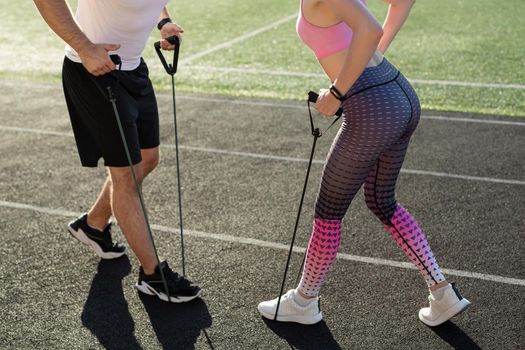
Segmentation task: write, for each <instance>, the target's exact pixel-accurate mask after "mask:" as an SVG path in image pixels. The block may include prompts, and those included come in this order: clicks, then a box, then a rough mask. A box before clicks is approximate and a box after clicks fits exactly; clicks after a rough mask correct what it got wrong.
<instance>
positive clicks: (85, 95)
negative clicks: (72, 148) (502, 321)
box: [62, 57, 159, 167]
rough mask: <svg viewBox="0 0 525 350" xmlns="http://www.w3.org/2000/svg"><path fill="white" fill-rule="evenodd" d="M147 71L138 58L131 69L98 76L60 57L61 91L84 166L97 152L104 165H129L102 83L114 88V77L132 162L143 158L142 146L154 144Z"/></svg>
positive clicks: (156, 128) (154, 118)
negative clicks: (141, 154)
mask: <svg viewBox="0 0 525 350" xmlns="http://www.w3.org/2000/svg"><path fill="white" fill-rule="evenodd" d="M148 73H149V72H148V67H147V66H146V63H145V62H144V60H142V59H141V62H140V65H139V66H138V67H137V68H136V69H135V70H132V71H114V72H111V73H108V74H105V75H103V76H99V77H95V76H93V75H91V74H89V73H88V71H87V70H86V69H85V68H84V66H83V65H82V64H80V63H76V62H73V61H71V60H70V59H69V58H67V57H66V58H65V59H64V65H63V67H62V82H63V87H64V94H65V97H66V104H67V108H68V110H69V117H70V119H71V126H72V127H73V133H74V134H75V141H76V143H77V148H78V154H79V156H80V162H81V163H82V165H83V166H86V167H96V166H97V163H98V160H99V159H100V158H103V159H104V165H105V166H114V167H122V166H129V162H128V159H127V157H126V153H125V149H124V144H123V142H122V138H121V136H120V132H119V129H118V124H117V120H116V117H115V113H114V111H113V107H112V105H111V102H110V101H109V99H108V96H107V89H106V87H107V86H111V87H113V88H115V86H116V82H117V79H119V81H120V83H119V87H118V88H117V89H116V91H117V110H118V112H119V115H120V119H121V123H122V128H123V130H124V134H125V138H126V143H127V145H128V149H129V152H130V155H131V161H132V163H133V164H137V163H140V161H141V160H142V158H141V156H140V150H141V149H146V148H155V147H158V146H159V114H158V110H157V100H156V98H155V93H154V92H153V86H152V85H151V81H150V79H149V77H148ZM95 84H97V85H99V87H100V88H98V87H97V86H96V85H95ZM101 90H102V91H101ZM102 92H105V95H103V94H102Z"/></svg>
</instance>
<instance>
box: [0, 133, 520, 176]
mask: <svg viewBox="0 0 525 350" xmlns="http://www.w3.org/2000/svg"><path fill="white" fill-rule="evenodd" d="M0 130H4V131H15V132H26V133H34V134H42V135H53V136H65V137H73V134H71V133H65V132H57V131H47V130H39V129H29V128H19V127H10V126H2V125H0ZM161 147H162V148H172V149H173V148H175V145H172V144H162V145H161ZM179 148H180V149H184V150H188V151H196V152H204V153H216V154H225V155H229V156H240V157H249V158H259V159H270V160H277V161H284V162H300V163H308V159H306V158H295V157H284V156H276V155H271V154H263V153H251V152H240V151H229V150H224V149H217V148H206V147H194V146H185V145H179ZM313 163H314V164H324V160H319V159H314V160H313ZM401 172H402V173H405V174H412V175H423V176H436V177H445V178H452V179H461V180H467V181H483V182H492V183H499V184H507V185H521V186H523V185H525V181H521V180H513V179H498V178H495V177H481V176H471V175H461V174H451V173H443V172H436V171H426V170H417V169H401Z"/></svg>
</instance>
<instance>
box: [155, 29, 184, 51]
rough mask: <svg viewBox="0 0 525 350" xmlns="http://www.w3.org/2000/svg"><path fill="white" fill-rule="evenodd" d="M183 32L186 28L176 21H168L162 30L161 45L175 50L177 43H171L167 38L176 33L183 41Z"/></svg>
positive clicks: (163, 47)
mask: <svg viewBox="0 0 525 350" xmlns="http://www.w3.org/2000/svg"><path fill="white" fill-rule="evenodd" d="M182 33H184V29H182V27H180V26H179V25H177V24H176V23H166V24H165V25H163V26H162V29H161V30H160V36H161V38H162V39H161V40H160V47H161V48H162V49H163V50H175V45H172V44H170V43H169V42H168V41H167V40H166V38H168V37H170V36H173V35H176V36H178V37H179V41H180V42H182V36H181V34H182Z"/></svg>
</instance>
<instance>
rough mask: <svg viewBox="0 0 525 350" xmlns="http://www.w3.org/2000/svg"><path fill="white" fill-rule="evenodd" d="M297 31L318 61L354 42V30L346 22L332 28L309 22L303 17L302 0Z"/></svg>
mask: <svg viewBox="0 0 525 350" xmlns="http://www.w3.org/2000/svg"><path fill="white" fill-rule="evenodd" d="M363 3H364V1H363ZM296 30H297V34H298V35H299V38H301V40H302V41H303V42H304V43H305V44H306V45H307V46H308V47H310V48H311V49H312V50H313V52H314V54H315V56H316V57H317V58H318V59H321V58H323V57H327V56H330V55H333V54H335V53H337V52H339V51H342V50H344V49H346V48H348V46H350V42H351V41H352V29H350V27H349V26H348V25H347V24H346V23H345V22H344V21H341V22H339V23H337V24H334V25H333V26H330V27H319V26H316V25H313V24H312V23H310V22H308V21H307V20H306V18H305V17H304V15H303V1H302V0H301V7H300V11H299V17H298V18H297V24H296Z"/></svg>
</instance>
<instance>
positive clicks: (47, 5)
mask: <svg viewBox="0 0 525 350" xmlns="http://www.w3.org/2000/svg"><path fill="white" fill-rule="evenodd" d="M34 2H35V5H36V7H37V8H38V11H40V14H41V15H42V17H43V18H44V20H45V21H46V23H47V24H48V25H49V27H50V28H51V29H52V30H53V31H54V32H55V33H56V34H57V35H58V36H59V37H61V38H62V39H63V40H64V41H65V42H66V43H67V44H69V46H71V47H72V48H73V49H74V50H75V51H76V52H77V53H78V55H79V56H80V59H81V60H82V64H83V65H84V67H85V68H86V69H87V70H88V71H89V72H90V73H91V74H93V75H102V74H105V73H109V72H111V71H112V70H115V68H116V67H115V64H114V63H113V62H111V59H110V58H109V56H108V54H107V52H108V51H115V50H118V49H119V47H120V45H114V44H93V43H92V42H91V41H90V40H89V39H88V38H87V37H86V35H85V34H84V33H83V32H82V30H81V29H80V27H79V26H78V24H77V22H76V21H75V19H74V18H73V15H72V14H71V9H70V8H69V5H68V4H67V2H66V0H34Z"/></svg>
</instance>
